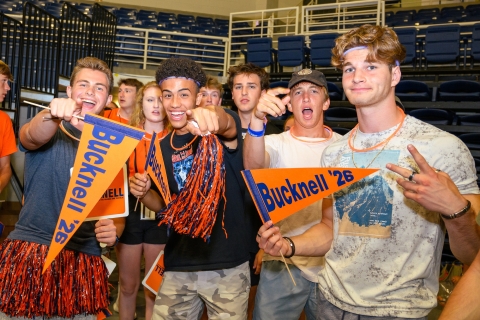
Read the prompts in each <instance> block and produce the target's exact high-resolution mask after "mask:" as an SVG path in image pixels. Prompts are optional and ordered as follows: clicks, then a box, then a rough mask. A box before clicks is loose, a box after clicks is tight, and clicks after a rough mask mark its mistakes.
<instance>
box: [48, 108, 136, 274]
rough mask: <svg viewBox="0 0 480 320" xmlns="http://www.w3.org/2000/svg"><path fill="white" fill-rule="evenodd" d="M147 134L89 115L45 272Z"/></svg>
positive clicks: (86, 117)
mask: <svg viewBox="0 0 480 320" xmlns="http://www.w3.org/2000/svg"><path fill="white" fill-rule="evenodd" d="M143 135H144V131H143V130H140V129H136V128H132V127H129V126H127V125H123V124H121V123H118V122H114V121H111V120H109V119H105V118H102V117H100V116H97V115H92V114H87V115H85V126H84V128H83V132H82V137H81V139H80V144H79V147H78V151H77V156H76V158H75V163H74V165H73V173H72V177H71V179H70V183H69V185H68V190H67V193H66V195H65V199H64V202H63V207H62V210H61V212H60V216H59V219H58V222H57V226H56V228H55V231H54V234H53V238H52V242H51V243H50V248H49V250H48V255H47V258H46V259H45V264H44V266H43V272H45V270H46V269H47V268H48V267H49V266H50V264H51V263H52V261H53V260H54V259H55V257H56V256H57V255H58V253H59V252H60V251H61V250H62V249H63V247H64V246H65V245H66V244H67V242H68V241H69V240H70V238H71V237H72V236H73V234H74V233H75V232H76V230H77V229H78V228H79V226H80V225H81V224H82V223H83V221H84V220H85V218H86V217H87V216H88V214H89V213H90V211H91V210H92V209H93V207H94V206H95V205H96V204H97V202H98V200H99V199H100V198H101V197H102V195H103V193H104V192H105V190H106V189H107V188H108V186H109V185H110V184H111V183H112V181H113V179H114V178H115V176H117V174H118V173H119V171H120V169H121V168H122V166H123V165H124V163H125V161H126V160H127V158H128V157H129V156H130V154H131V153H132V151H133V149H135V147H136V146H137V145H138V142H139V140H140V139H141V138H142V137H143Z"/></svg>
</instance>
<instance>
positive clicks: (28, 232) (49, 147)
mask: <svg viewBox="0 0 480 320" xmlns="http://www.w3.org/2000/svg"><path fill="white" fill-rule="evenodd" d="M112 82H113V76H112V72H111V71H110V69H109V68H108V65H107V64H106V63H105V62H104V61H102V60H99V59H97V58H93V57H86V58H82V59H79V60H78V61H77V64H76V66H75V68H74V69H73V72H72V74H71V77H70V85H69V86H68V87H67V96H68V98H55V99H53V100H52V101H51V102H50V110H43V111H40V112H39V113H38V114H37V115H36V116H35V117H33V118H31V119H30V120H29V121H28V122H27V123H26V124H25V125H23V127H22V128H21V130H20V134H19V140H20V150H21V151H23V152H25V178H24V180H25V202H24V206H23V207H22V210H21V211H20V215H19V218H18V222H17V223H16V224H15V229H14V230H13V231H12V232H11V233H10V234H9V236H8V238H7V239H6V240H4V241H3V242H2V243H1V244H0V301H1V302H0V319H13V320H20V319H21V320H25V319H47V318H48V319H55V320H59V319H74V320H80V319H81V320H94V319H97V315H99V314H100V313H101V312H102V311H103V310H104V309H106V308H107V307H108V304H109V299H108V295H109V294H108V270H107V267H106V265H105V263H104V261H103V260H102V258H101V257H100V255H101V251H102V248H101V246H100V243H104V244H106V245H108V246H114V245H115V244H116V243H117V240H118V235H119V234H121V230H119V229H120V228H118V229H117V227H116V226H115V224H114V222H113V220H111V219H103V220H99V221H97V222H96V223H95V222H93V221H86V222H83V223H82V224H81V226H80V227H79V228H78V229H77V231H76V232H75V234H74V235H73V236H72V238H71V239H70V240H69V241H68V243H67V244H66V245H65V247H64V249H62V250H61V251H60V253H59V254H58V255H57V257H56V258H55V260H54V261H53V262H52V264H51V265H50V266H49V267H48V268H47V269H46V270H45V272H44V273H42V269H43V264H44V261H45V258H46V256H47V252H48V248H49V245H50V243H51V241H52V237H53V236H54V231H55V227H56V225H57V221H58V217H59V215H60V211H61V209H62V204H63V200H64V198H65V194H66V193H67V189H68V184H69V182H70V170H71V168H72V167H73V164H74V162H75V156H76V153H77V150H78V145H79V141H80V137H81V135H82V131H83V128H84V125H85V122H83V120H82V119H80V118H78V117H79V116H81V117H84V116H85V114H87V113H91V114H100V112H102V110H103V108H104V107H105V105H106V104H108V103H109V102H110V101H111V100H112V96H111V94H110V92H111V89H112ZM87 162H88V161H87ZM85 165H90V164H89V163H86V164H85ZM69 228H71V227H70V226H69ZM117 232H118V234H117Z"/></svg>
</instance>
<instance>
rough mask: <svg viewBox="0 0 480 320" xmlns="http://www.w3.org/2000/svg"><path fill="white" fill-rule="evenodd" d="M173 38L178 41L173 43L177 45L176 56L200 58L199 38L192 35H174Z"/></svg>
mask: <svg viewBox="0 0 480 320" xmlns="http://www.w3.org/2000/svg"><path fill="white" fill-rule="evenodd" d="M172 40H175V41H177V42H176V43H173V45H176V46H177V49H176V50H175V53H176V55H175V56H176V57H179V58H191V59H193V60H200V59H199V57H197V55H198V54H199V51H198V49H200V48H199V46H198V44H197V38H194V37H190V36H173V37H172Z"/></svg>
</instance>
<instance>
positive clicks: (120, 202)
mask: <svg viewBox="0 0 480 320" xmlns="http://www.w3.org/2000/svg"><path fill="white" fill-rule="evenodd" d="M126 216H128V173H127V166H126V165H124V166H123V168H122V169H121V170H120V172H119V173H118V174H117V176H116V177H115V179H114V180H113V182H112V183H111V184H110V186H109V187H108V189H107V190H105V192H104V193H103V195H102V197H101V198H100V200H99V201H98V202H97V204H96V205H95V207H93V209H92V211H91V212H90V214H89V215H88V217H87V219H85V220H87V221H89V220H99V219H107V218H109V219H112V218H120V217H126Z"/></svg>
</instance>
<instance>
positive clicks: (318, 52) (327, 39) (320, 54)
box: [310, 32, 339, 69]
mask: <svg viewBox="0 0 480 320" xmlns="http://www.w3.org/2000/svg"><path fill="white" fill-rule="evenodd" d="M338 36H339V34H338V33H336V32H335V33H319V34H314V35H311V36H310V62H311V64H312V68H313V69H315V66H319V67H330V66H331V59H332V48H333V47H334V44H335V39H336V38H337V37H338Z"/></svg>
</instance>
